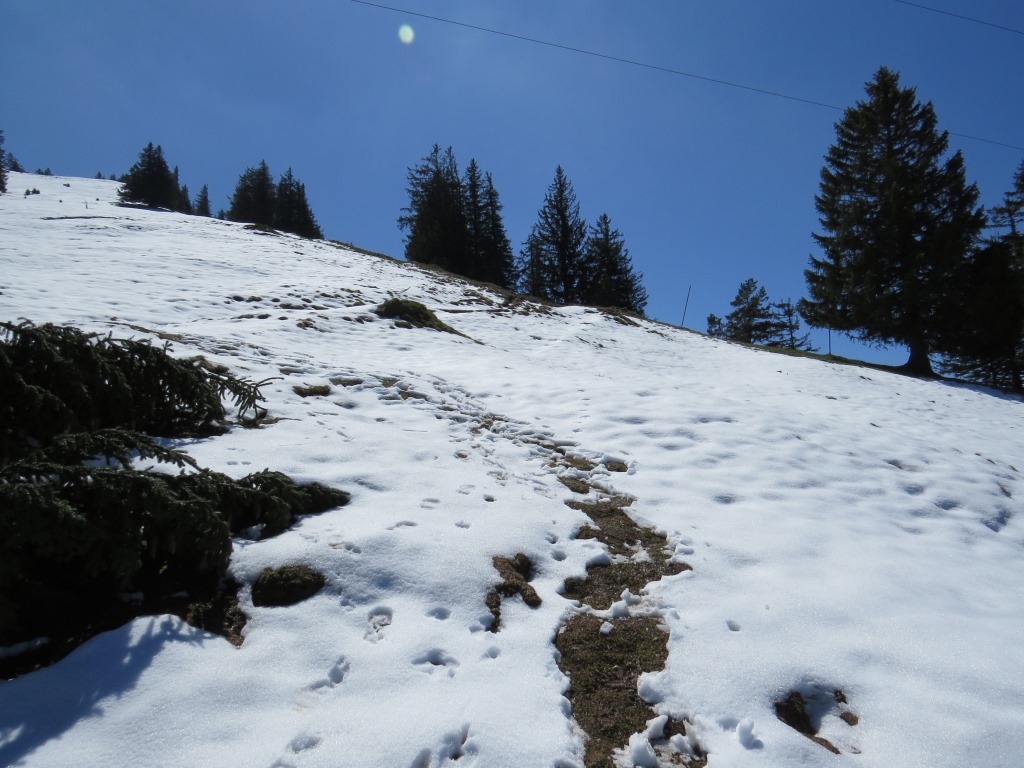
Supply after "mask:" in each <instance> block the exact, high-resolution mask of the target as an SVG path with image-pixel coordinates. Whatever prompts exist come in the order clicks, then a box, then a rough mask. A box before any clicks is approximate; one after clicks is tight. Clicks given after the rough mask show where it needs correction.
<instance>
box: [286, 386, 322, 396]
mask: <svg viewBox="0 0 1024 768" xmlns="http://www.w3.org/2000/svg"><path fill="white" fill-rule="evenodd" d="M292 391H293V392H294V393H295V394H296V395H298V396H299V397H325V396H326V395H329V394H331V386H330V385H329V384H310V385H309V386H302V385H299V384H296V385H295V386H294V387H292Z"/></svg>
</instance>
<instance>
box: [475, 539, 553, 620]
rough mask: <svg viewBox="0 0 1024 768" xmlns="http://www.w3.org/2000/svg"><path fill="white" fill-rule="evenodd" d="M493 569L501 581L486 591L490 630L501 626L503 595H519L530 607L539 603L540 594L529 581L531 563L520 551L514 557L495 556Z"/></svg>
mask: <svg viewBox="0 0 1024 768" xmlns="http://www.w3.org/2000/svg"><path fill="white" fill-rule="evenodd" d="M494 569H495V570H496V571H497V572H498V575H499V576H501V579H502V580H501V583H500V584H498V585H497V586H496V587H495V588H494V589H492V590H491V591H490V592H488V593H487V600H486V603H487V609H488V610H489V611H490V612H491V614H492V615H493V616H494V623H493V624H491V626H490V631H491V632H497V631H498V630H499V629H500V628H501V600H502V598H503V597H514V596H515V595H519V596H520V597H522V598H523V602H524V603H526V604H527V605H528V606H530V607H531V608H536V607H537V606H538V605H540V604H541V599H540V595H538V594H537V590H535V589H534V588H533V586H532V585H531V584H530V583H529V582H530V580H531V579H532V578H533V563H532V562H530V558H528V557H527V556H526V555H524V554H523V553H522V552H520V553H518V554H517V555H516V556H515V557H501V556H500V555H499V556H495V558H494Z"/></svg>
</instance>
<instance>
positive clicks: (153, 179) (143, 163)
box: [118, 142, 180, 211]
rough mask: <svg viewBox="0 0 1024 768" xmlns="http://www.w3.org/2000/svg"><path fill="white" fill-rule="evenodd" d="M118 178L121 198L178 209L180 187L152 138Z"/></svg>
mask: <svg viewBox="0 0 1024 768" xmlns="http://www.w3.org/2000/svg"><path fill="white" fill-rule="evenodd" d="M121 181H122V183H123V186H122V187H121V190H120V192H119V193H118V197H119V198H120V200H121V202H125V203H141V204H142V205H145V206H147V207H149V208H167V209H168V210H172V211H174V210H178V207H179V203H180V189H179V187H178V184H177V180H176V178H175V176H174V173H172V172H171V169H170V168H169V167H168V166H167V161H166V160H165V159H164V150H163V148H162V147H161V146H160V145H157V146H155V147H154V146H153V142H149V143H148V144H147V145H146V146H145V148H144V149H143V150H142V151H141V152H140V153H139V161H138V162H137V163H135V165H133V166H132V167H131V168H130V169H129V171H128V173H126V174H125V175H124V176H123V177H122V178H121Z"/></svg>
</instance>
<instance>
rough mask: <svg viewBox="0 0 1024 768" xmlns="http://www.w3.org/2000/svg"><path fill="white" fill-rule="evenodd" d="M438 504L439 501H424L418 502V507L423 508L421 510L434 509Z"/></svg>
mask: <svg viewBox="0 0 1024 768" xmlns="http://www.w3.org/2000/svg"><path fill="white" fill-rule="evenodd" d="M440 503H441V500H440V499H424V500H423V501H421V502H420V506H421V507H423V509H434V507H436V506H437V505H438V504H440Z"/></svg>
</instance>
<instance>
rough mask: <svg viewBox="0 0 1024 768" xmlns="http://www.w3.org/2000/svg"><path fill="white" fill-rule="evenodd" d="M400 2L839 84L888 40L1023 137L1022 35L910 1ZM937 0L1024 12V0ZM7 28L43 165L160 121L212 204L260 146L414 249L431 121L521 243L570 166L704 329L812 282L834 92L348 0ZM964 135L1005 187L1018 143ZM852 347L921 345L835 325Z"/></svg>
mask: <svg viewBox="0 0 1024 768" xmlns="http://www.w3.org/2000/svg"><path fill="white" fill-rule="evenodd" d="M386 4H388V5H393V6H395V7H400V8H403V9H405V10H407V11H409V12H415V13H421V14H428V15H432V16H438V17H443V18H446V19H452V20H457V21H460V22H463V23H465V24H469V25H475V26H480V27H488V28H492V29H497V30H501V31H504V32H507V33H509V34H514V35H520V36H523V37H531V38H537V39H541V40H546V41H550V42H553V43H558V44H560V45H564V46H569V47H575V48H580V49H585V50H588V51H594V52H599V53H602V54H607V55H610V56H614V57H619V58H623V59H630V60H635V61H639V62H644V63H648V64H651V65H655V66H659V67H664V68H668V69H674V70H678V71H682V72H687V73H691V74H694V75H699V76H702V77H707V78H713V79H717V80H723V81H730V82H733V83H737V84H741V85H744V86H748V87H750V88H756V89H763V90H767V91H774V92H778V93H782V94H786V95H789V96H793V97H796V98H801V99H807V100H810V101H814V102H820V103H822V104H825V105H831V106H834V107H840V108H842V107H846V106H850V105H852V104H853V103H854V102H855V101H856V100H858V99H860V98H862V97H863V94H864V83H865V82H866V81H868V80H869V79H870V78H871V77H872V76H873V74H874V73H875V71H876V70H877V69H878V67H879V66H882V65H886V66H888V67H890V68H892V69H895V70H898V71H899V72H900V73H901V76H902V81H903V83H904V85H910V86H914V87H916V88H917V91H918V96H919V98H920V99H921V100H923V101H929V100H930V101H932V102H933V103H934V105H935V108H936V111H937V114H938V117H939V122H940V127H941V128H943V129H946V130H949V131H951V132H953V133H959V134H965V135H968V136H975V137H980V138H985V139H989V140H992V141H996V142H1003V143H1006V144H1011V145H1016V146H1018V147H1020V146H1022V145H1024V130H1022V127H1024V89H1022V88H1021V73H1022V72H1024V34H1021V33H1019V32H1013V31H1007V30H1004V29H998V28H996V27H993V26H986V25H982V24H978V23H973V22H970V21H966V20H963V19H958V18H954V17H952V16H950V15H946V14H941V13H936V12H933V11H928V10H924V9H922V8H918V7H914V6H913V5H911V4H909V3H906V2H899V1H898V0H859V1H858V2H856V3H851V2H841V1H840V0H777V1H775V2H763V1H757V2H755V1H754V0H745V1H741V0H715V2H693V1H691V0H645V2H642V3H627V2H622V1H621V0H620V2H611V1H610V0H557V1H556V2H552V0H515V1H514V2H513V0H500V1H499V0H495V1H493V2H481V0H433V1H432V2H427V1H426V0H393V2H388V3H386ZM923 4H924V5H928V6H930V7H931V8H935V9H939V10H944V11H947V12H948V13H954V14H963V15H969V16H971V17H973V18H976V19H981V20H984V21H987V22H990V23H991V24H995V25H1001V26H1004V27H1009V28H1012V29H1016V30H1024V5H1022V4H1021V3H1020V2H1019V0H973V2H971V3H964V2H955V0H926V2H924V3H923ZM405 24H407V25H409V26H411V27H412V29H413V30H414V32H415V37H414V40H413V41H412V43H411V44H405V43H403V42H402V41H401V40H400V39H399V34H398V33H399V28H400V27H401V26H402V25H405ZM0 28H2V29H4V30H5V35H4V38H5V41H4V46H3V47H2V48H0V71H3V72H4V73H5V74H4V76H3V77H2V78H0V104H2V105H3V107H2V110H0V128H2V129H3V130H5V132H6V136H7V142H6V144H7V149H8V150H9V151H11V152H13V153H14V155H15V156H16V157H17V158H18V159H19V161H20V162H21V163H22V164H23V165H25V166H26V167H27V168H28V169H29V170H34V169H35V168H36V167H49V168H51V169H52V170H53V172H54V173H57V174H64V175H78V176H92V175H94V174H95V173H96V172H97V171H100V172H102V173H103V174H104V175H107V174H110V173H116V174H120V173H122V172H124V171H125V170H127V169H128V167H130V166H131V165H132V163H133V162H135V160H136V159H137V157H138V153H139V150H140V149H141V148H142V147H143V146H144V145H145V144H146V143H147V142H149V141H152V142H154V143H157V144H161V145H162V146H163V148H164V152H165V155H166V157H167V158H168V161H169V162H170V163H171V164H172V165H177V166H179V168H180V172H181V177H182V180H183V181H184V182H185V183H187V184H188V186H189V189H190V190H191V191H192V192H193V194H194V193H195V192H196V191H198V189H199V187H201V186H202V185H203V184H204V183H205V184H208V185H209V187H210V195H211V200H212V204H213V206H214V209H215V210H216V209H217V208H220V207H227V204H228V199H229V197H230V194H231V192H232V191H233V189H234V185H235V182H236V181H237V179H238V176H239V174H241V173H242V171H244V170H245V169H246V168H247V167H250V166H254V165H256V164H257V163H258V162H259V161H260V160H261V159H265V160H266V161H267V163H268V164H269V165H270V168H271V171H273V172H274V173H275V174H280V173H283V172H284V171H285V170H286V169H287V168H288V167H291V168H292V169H293V170H294V173H295V174H296V176H298V178H299V179H301V180H302V181H303V182H304V183H305V184H306V189H307V194H308V196H309V199H310V202H311V204H312V206H313V209H314V212H315V213H316V216H317V218H318V220H319V222H320V224H321V226H322V228H323V229H324V232H325V234H326V235H327V236H328V237H330V238H335V239H338V240H344V241H347V242H352V243H355V244H356V245H359V246H361V247H364V248H369V249H371V250H376V251H381V252H384V253H387V254H390V255H394V256H401V254H402V252H403V237H402V233H401V232H400V231H399V230H398V228H397V226H396V219H397V217H398V215H399V213H400V209H401V208H402V206H403V205H405V204H406V203H407V200H408V198H407V194H406V191H405V185H406V172H407V169H408V168H409V166H411V165H413V164H415V163H416V162H417V161H418V160H419V159H420V158H421V157H422V156H423V155H425V154H427V153H428V152H429V150H430V148H431V146H432V145H433V144H434V143H438V144H440V145H441V146H442V147H445V146H449V145H450V146H451V147H452V148H453V149H454V151H455V154H456V156H457V158H458V160H459V162H460V166H461V167H463V168H464V167H465V165H466V164H467V163H468V162H469V160H470V158H476V160H477V162H478V163H479V164H480V166H481V168H482V169H484V170H486V171H490V172H491V173H492V174H493V177H494V182H495V185H496V187H497V189H498V191H499V193H500V194H501V197H502V202H503V203H504V205H505V212H504V213H505V225H506V228H507V230H508V234H509V237H510V238H511V239H512V241H513V246H514V247H515V249H516V250H517V251H518V249H519V247H520V245H521V243H522V242H523V240H525V238H526V236H527V234H528V233H529V230H530V227H531V225H532V224H533V222H534V221H535V220H536V216H537V211H538V209H539V208H540V206H541V204H542V202H543V198H544V193H545V191H546V190H547V187H548V185H549V184H550V183H551V180H552V178H553V176H554V170H555V167H556V166H557V165H559V164H560V165H562V167H563V168H564V169H565V171H566V173H567V174H568V176H569V178H570V180H571V181H572V182H573V185H574V187H575V190H576V193H577V196H578V198H579V201H580V205H581V213H582V214H583V216H584V217H585V218H586V219H587V220H588V221H594V220H595V219H596V218H597V217H598V216H599V215H600V214H601V213H607V214H608V215H609V216H610V217H611V220H612V224H613V225H614V226H615V227H617V228H618V229H619V230H621V232H622V233H623V235H624V236H625V238H626V244H627V246H628V247H629V249H630V253H631V255H632V258H633V263H634V266H635V267H636V268H637V269H638V270H640V271H641V272H643V274H644V277H645V284H646V286H647V289H648V292H649V294H650V302H649V304H648V307H647V310H648V314H649V315H650V316H652V317H655V318H658V319H660V320H665V321H668V322H672V323H676V324H678V323H679V322H680V321H681V320H682V319H683V307H684V302H685V300H686V295H687V291H688V289H689V287H690V286H692V293H691V297H690V303H689V308H688V310H687V314H686V325H687V326H690V327H692V328H695V329H698V330H704V329H705V318H706V317H707V315H708V313H711V312H714V313H716V314H719V315H722V314H725V313H726V312H728V311H729V302H730V300H731V299H732V298H733V296H735V294H736V289H737V287H738V286H739V284H740V282H741V281H743V280H744V279H746V278H748V277H754V278H756V279H757V280H758V281H759V282H760V283H761V284H762V285H764V286H765V287H766V288H767V290H768V292H769V295H770V296H771V297H772V299H774V300H781V299H785V298H787V297H792V298H793V299H794V300H795V299H798V298H800V297H801V296H803V295H804V293H805V284H804V279H803V270H804V268H805V267H806V265H807V258H808V255H809V254H810V253H812V252H813V251H814V244H813V242H812V240H811V232H812V231H814V230H815V228H816V227H817V215H816V212H815V210H814V195H815V193H816V192H817V189H818V179H819V172H820V169H821V165H822V158H823V155H824V154H825V152H826V151H827V149H828V147H829V145H830V144H831V143H832V141H833V139H834V136H835V131H834V123H835V121H836V120H838V119H839V118H840V117H841V112H840V111H838V110H835V109H830V108H828V107H827V106H816V105H813V104H807V103H801V102H798V101H793V100H790V99H783V98H778V97H773V96H769V95H765V94H762V93H757V92H754V91H750V90H744V89H740V88H735V87H730V86H726V85H721V84H715V83H711V82H707V81H705V80H699V79H695V78H690V77H684V76H680V75H677V74H671V73H667V72H662V71H655V70H652V69H649V68H644V67H638V66H633V65H629V64H624V63H620V62H615V61H610V60H608V59H603V58H597V57H593V56H587V55H582V54H578V53H571V52H569V51H566V50H562V49H557V48H552V47H546V46H542V45H537V44H534V43H529V42H525V41H522V40H517V39H512V38H509V37H503V36H498V35H494V34H489V33H487V32H483V31H478V30H474V29H469V28H466V27H460V26H456V25H452V24H446V23H442V22H439V21H433V20H429V19H425V18H422V17H418V16H415V15H412V13H400V12H395V11H389V10H383V9H380V8H375V7H370V6H367V5H363V4H359V3H355V2H351V0H305V1H304V0H299V1H298V2H284V0H277V1H276V2H270V1H269V0H246V1H245V2H240V1H237V0H219V1H218V2H215V3H210V2H205V1H204V2H200V1H199V0H176V2H170V1H169V0H160V1H159V2H157V1H154V2H138V0H132V1H131V2H126V1H123V0H103V1H102V2H94V3H83V2H80V1H79V0H4V1H3V3H2V4H0ZM950 145H951V147H952V148H953V149H960V150H962V151H963V154H964V157H965V160H966V165H967V172H968V176H969V178H970V179H971V180H973V181H975V182H977V184H978V186H979V188H980V190H981V195H982V201H983V202H984V203H986V204H994V203H997V202H998V201H999V200H1000V198H1001V197H1002V195H1003V193H1004V192H1006V191H1007V190H1008V189H1009V187H1010V184H1011V181H1012V177H1013V173H1014V171H1015V169H1016V168H1017V166H1018V164H1019V163H1020V162H1021V160H1022V158H1024V151H1021V150H1020V149H1013V148H1007V147H1004V146H997V145H995V144H989V143H985V142H981V141H975V140H971V139H968V138H964V137H961V136H956V135H954V136H951V140H950ZM14 191H17V190H14ZM814 338H815V342H816V343H817V344H818V345H819V346H822V347H824V346H825V345H826V343H827V342H826V339H825V336H824V334H822V333H816V334H815V337H814ZM833 350H834V351H835V352H836V353H837V354H849V355H851V356H856V357H861V358H865V359H872V360H878V361H881V362H893V363H899V362H903V360H904V358H905V355H904V353H903V351H902V350H890V351H885V350H877V349H867V348H863V347H860V346H858V345H853V344H851V343H849V342H845V341H844V340H842V339H840V338H837V337H834V338H833Z"/></svg>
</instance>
